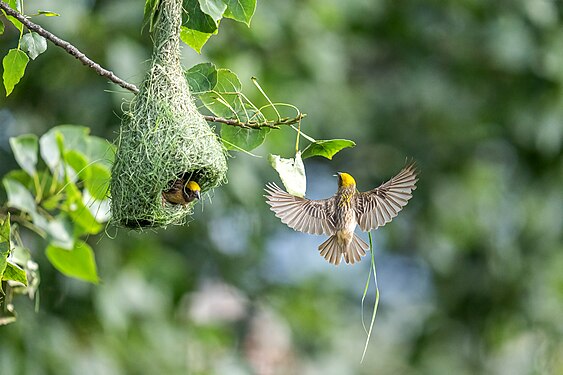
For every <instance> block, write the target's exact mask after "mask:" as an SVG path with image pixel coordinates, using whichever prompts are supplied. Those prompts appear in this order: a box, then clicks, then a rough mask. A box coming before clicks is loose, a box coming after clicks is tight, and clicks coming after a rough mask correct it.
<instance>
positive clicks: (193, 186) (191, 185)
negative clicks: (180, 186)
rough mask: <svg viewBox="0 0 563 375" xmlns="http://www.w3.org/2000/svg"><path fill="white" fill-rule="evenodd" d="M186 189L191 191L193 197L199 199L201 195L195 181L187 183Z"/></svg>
mask: <svg viewBox="0 0 563 375" xmlns="http://www.w3.org/2000/svg"><path fill="white" fill-rule="evenodd" d="M186 189H189V190H191V191H193V192H194V193H195V195H196V196H197V198H198V199H199V198H200V194H201V188H200V187H199V184H198V183H197V182H195V181H188V182H187V183H186Z"/></svg>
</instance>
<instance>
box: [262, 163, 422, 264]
mask: <svg viewBox="0 0 563 375" xmlns="http://www.w3.org/2000/svg"><path fill="white" fill-rule="evenodd" d="M417 173H418V172H417V170H416V167H415V164H414V163H409V164H408V165H406V166H405V167H404V168H403V169H402V170H401V171H400V172H399V173H398V174H397V175H396V176H395V177H393V178H391V179H390V180H389V181H387V182H385V183H384V184H382V185H380V186H379V187H377V188H375V189H372V190H369V191H366V192H359V191H358V190H357V189H356V181H355V180H354V178H353V177H352V176H351V175H349V174H348V173H338V175H337V176H338V191H337V192H336V194H335V195H333V196H332V197H330V198H327V199H321V200H311V199H307V198H301V197H296V196H293V195H291V194H289V193H287V192H285V191H283V190H282V189H281V188H279V187H278V186H277V185H276V184H275V183H268V184H267V185H266V189H265V191H266V193H267V194H266V195H265V197H266V202H267V203H268V204H269V205H270V209H271V210H272V211H274V213H275V214H276V216H277V217H279V218H280V219H281V221H282V223H284V224H287V226H289V227H290V228H292V229H294V230H297V231H300V232H304V233H310V234H325V235H328V236H330V237H329V238H328V239H327V240H326V241H325V242H323V243H322V244H321V245H320V246H319V252H320V254H321V256H323V257H324V258H325V259H326V260H327V261H329V262H330V263H332V264H334V265H335V266H337V265H339V264H340V261H341V259H342V257H344V260H345V261H346V263H350V264H354V263H355V262H358V261H360V259H361V258H362V256H364V255H366V250H368V249H369V245H368V244H367V243H366V242H365V241H364V240H362V239H361V238H360V237H358V236H357V235H356V234H355V233H354V231H355V229H356V226H359V227H360V229H361V230H362V231H364V232H369V231H371V230H373V229H376V228H378V227H381V226H383V225H385V224H386V223H388V222H390V221H391V220H392V219H393V218H394V217H395V216H397V214H398V213H399V211H401V209H402V208H403V207H404V206H405V205H406V204H407V202H408V201H409V199H411V198H412V191H413V190H415V189H416V182H417V181H418V177H417Z"/></svg>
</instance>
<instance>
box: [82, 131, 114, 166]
mask: <svg viewBox="0 0 563 375" xmlns="http://www.w3.org/2000/svg"><path fill="white" fill-rule="evenodd" d="M76 150H78V151H80V149H76ZM85 155H86V157H87V158H88V160H89V161H90V162H91V163H100V164H103V165H105V166H106V167H108V168H111V166H112V165H113V160H114V157H115V145H113V144H111V143H110V142H108V140H107V139H105V138H100V137H96V136H93V135H90V136H88V137H86V150H85Z"/></svg>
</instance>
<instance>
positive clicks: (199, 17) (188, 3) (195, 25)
mask: <svg viewBox="0 0 563 375" xmlns="http://www.w3.org/2000/svg"><path fill="white" fill-rule="evenodd" d="M184 11H185V13H184V15H185V17H184V20H183V22H182V25H183V26H186V27H187V28H188V29H192V30H196V31H199V32H202V33H207V34H212V33H214V32H216V31H217V22H216V21H215V20H214V19H213V17H211V16H210V15H208V14H205V13H203V12H202V11H201V7H200V5H199V1H198V0H184Z"/></svg>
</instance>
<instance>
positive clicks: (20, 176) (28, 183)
mask: <svg viewBox="0 0 563 375" xmlns="http://www.w3.org/2000/svg"><path fill="white" fill-rule="evenodd" d="M40 177H41V176H40ZM4 178H10V179H12V180H14V181H17V182H19V183H20V184H22V185H23V186H24V187H25V188H26V189H27V190H29V191H34V190H33V189H34V187H35V186H34V185H33V178H32V177H31V176H30V175H29V174H27V172H25V171H24V170H22V169H12V170H11V171H10V172H8V173H6V175H5V176H4Z"/></svg>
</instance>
